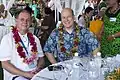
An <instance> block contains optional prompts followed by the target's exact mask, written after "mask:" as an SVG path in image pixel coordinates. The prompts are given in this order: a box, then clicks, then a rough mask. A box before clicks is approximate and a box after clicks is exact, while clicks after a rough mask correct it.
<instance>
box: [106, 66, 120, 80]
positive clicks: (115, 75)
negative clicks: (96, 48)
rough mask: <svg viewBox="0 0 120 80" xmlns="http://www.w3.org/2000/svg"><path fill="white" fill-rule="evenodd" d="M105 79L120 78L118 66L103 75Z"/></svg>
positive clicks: (119, 79)
mask: <svg viewBox="0 0 120 80" xmlns="http://www.w3.org/2000/svg"><path fill="white" fill-rule="evenodd" d="M105 80H120V68H117V69H115V70H114V71H113V72H111V73H108V74H107V75H106V76H105Z"/></svg>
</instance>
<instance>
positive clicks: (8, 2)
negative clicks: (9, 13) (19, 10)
mask: <svg viewBox="0 0 120 80" xmlns="http://www.w3.org/2000/svg"><path fill="white" fill-rule="evenodd" d="M14 2H15V0H0V3H1V4H4V6H5V9H6V10H9V9H10V8H11V7H12V5H13V3H14Z"/></svg>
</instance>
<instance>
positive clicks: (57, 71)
mask: <svg viewBox="0 0 120 80" xmlns="http://www.w3.org/2000/svg"><path fill="white" fill-rule="evenodd" d="M63 70H64V69H63V67H62V66H59V68H58V67H57V66H54V67H53V77H54V80H60V79H61V77H62V73H63Z"/></svg>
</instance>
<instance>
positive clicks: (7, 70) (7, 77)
mask: <svg viewBox="0 0 120 80" xmlns="http://www.w3.org/2000/svg"><path fill="white" fill-rule="evenodd" d="M30 25H31V11H29V10H28V9H23V10H22V11H20V13H19V14H18V16H17V17H16V26H14V27H13V29H12V30H11V32H10V33H8V34H7V35H5V36H4V37H3V39H2V41H1V45H0V51H1V53H2V54H0V61H1V63H2V67H3V69H4V80H30V79H31V78H32V77H33V76H34V75H35V74H36V73H37V72H38V71H40V70H41V69H42V68H43V65H44V59H43V56H44V55H43V51H42V48H41V45H40V42H39V39H38V38H37V37H36V36H34V35H33V34H32V33H30V32H29V30H28V29H29V26H30Z"/></svg>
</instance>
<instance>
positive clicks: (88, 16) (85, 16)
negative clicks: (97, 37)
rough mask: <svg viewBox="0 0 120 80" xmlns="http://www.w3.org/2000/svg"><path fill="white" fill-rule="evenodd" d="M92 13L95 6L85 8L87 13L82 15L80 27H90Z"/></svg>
mask: <svg viewBox="0 0 120 80" xmlns="http://www.w3.org/2000/svg"><path fill="white" fill-rule="evenodd" d="M92 15H93V8H92V7H87V8H86V9H85V13H84V14H83V15H81V17H80V18H79V20H78V25H79V26H80V27H84V28H89V22H90V19H91V17H92Z"/></svg>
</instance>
